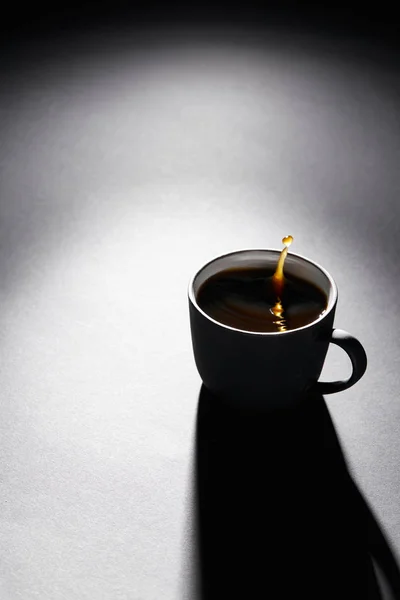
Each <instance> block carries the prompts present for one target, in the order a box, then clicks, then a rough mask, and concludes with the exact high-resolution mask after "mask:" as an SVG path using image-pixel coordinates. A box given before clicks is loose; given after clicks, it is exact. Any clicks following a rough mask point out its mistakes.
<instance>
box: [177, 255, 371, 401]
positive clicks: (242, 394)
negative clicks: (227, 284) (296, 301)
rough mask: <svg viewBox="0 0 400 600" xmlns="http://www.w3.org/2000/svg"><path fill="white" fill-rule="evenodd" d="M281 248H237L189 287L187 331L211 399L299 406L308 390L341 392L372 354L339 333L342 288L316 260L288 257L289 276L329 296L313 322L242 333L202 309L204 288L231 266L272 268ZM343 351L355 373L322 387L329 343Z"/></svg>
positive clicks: (201, 272) (208, 266) (356, 377)
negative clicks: (280, 329)
mask: <svg viewBox="0 0 400 600" xmlns="http://www.w3.org/2000/svg"><path fill="white" fill-rule="evenodd" d="M279 254H280V252H279V251H278V250H269V249H262V250H239V251H237V252H232V253H230V254H225V255H224V256H220V257H218V258H215V259H214V260H212V261H211V262H209V263H207V264H206V265H205V266H204V267H202V268H201V269H200V270H199V271H198V272H197V273H196V275H195V276H194V277H193V278H192V280H191V282H190V284H189V292H188V295H189V309H190V326H191V332H192V343H193V351H194V357H195V361H196V365H197V369H198V371H199V374H200V377H201V379H202V380H203V382H204V385H205V386H206V387H207V388H208V389H209V390H210V391H211V392H213V393H214V394H216V395H217V396H219V397H221V398H222V399H225V400H227V401H229V402H230V403H235V404H238V405H242V406H247V407H256V408H261V407H264V408H279V407H285V406H288V405H292V404H293V403H296V402H298V400H300V399H301V398H302V397H303V396H304V394H307V393H309V392H310V391H311V390H314V391H316V392H317V393H322V394H331V393H334V392H340V391H342V390H345V389H347V388H349V387H350V386H352V385H354V384H355V383H356V382H357V381H358V380H359V379H360V378H361V377H362V376H363V374H364V372H365V369H366V367H367V357H366V354H365V351H364V348H363V347H362V345H361V344H360V342H359V341H358V340H357V339H355V338H354V337H353V336H351V335H350V334H349V333H347V332H346V331H343V330H341V329H334V328H333V322H334V317H335V310H336V304H337V299H338V292H337V286H336V284H335V282H334V280H333V278H332V277H331V275H330V274H329V273H328V272H327V271H326V270H325V269H324V268H322V267H321V266H320V265H318V264H317V263H315V262H313V261H311V260H309V259H307V258H304V257H302V256H299V255H297V254H293V253H290V254H288V255H287V258H286V262H285V273H286V274H293V275H296V276H297V277H299V278H300V279H303V280H305V281H308V282H311V283H313V284H314V285H316V286H318V287H319V288H320V289H321V290H322V291H323V292H324V293H325V295H326V297H327V307H326V310H325V311H324V313H323V314H322V315H321V316H320V317H319V318H318V319H316V320H315V321H313V322H312V323H309V324H307V325H305V326H303V327H299V328H298V329H293V330H289V331H284V332H276V333H270V332H253V331H242V330H239V329H235V328H234V327H230V326H228V325H224V324H222V323H219V322H218V321H216V320H215V319H213V318H212V317H210V316H209V315H207V314H206V313H205V312H204V311H203V310H202V309H201V308H200V307H199V305H198V304H197V299H196V297H197V293H198V290H199V288H200V286H201V285H202V284H203V283H204V282H205V281H207V279H209V278H210V277H211V276H213V275H215V274H216V273H219V272H220V271H223V270H225V269H228V268H235V267H236V268H237V267H250V268H254V267H267V268H270V269H273V268H275V266H276V264H277V261H278V258H279ZM330 343H333V344H336V345H338V346H340V347H341V348H343V349H344V350H345V351H346V352H347V354H348V355H349V357H350V360H351V363H352V367H353V372H352V374H351V376H350V377H349V379H347V380H346V381H333V382H329V383H328V382H318V378H319V376H320V374H321V371H322V367H323V364H324V361H325V357H326V354H327V351H328V347H329V344H330Z"/></svg>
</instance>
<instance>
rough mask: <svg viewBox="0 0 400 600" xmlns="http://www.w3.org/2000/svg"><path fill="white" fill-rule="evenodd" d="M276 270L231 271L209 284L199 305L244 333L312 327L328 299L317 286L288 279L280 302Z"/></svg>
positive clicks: (199, 293) (199, 296) (202, 293)
mask: <svg viewBox="0 0 400 600" xmlns="http://www.w3.org/2000/svg"><path fill="white" fill-rule="evenodd" d="M273 275H274V270H273V269H267V268H236V269H227V270H225V271H221V272H220V273H217V275H213V277H210V279H208V280H207V281H205V282H204V283H203V284H202V286H201V287H200V289H199V291H198V294H197V303H198V305H199V306H200V308H201V309H202V310H204V312H205V313H207V314H208V315H209V316H210V317H212V318H213V319H215V320H216V321H219V322H220V323H223V324H225V325H230V326H231V327H235V328H236V329H241V330H244V331H264V332H283V331H289V330H291V329H297V328H298V327H303V326H304V325H307V324H308V323H312V322H313V321H315V320H316V319H318V317H320V315H321V314H322V313H323V312H324V311H325V310H326V306H327V298H326V295H325V294H324V293H323V292H322V291H321V290H320V289H319V288H318V287H316V286H315V285H313V284H312V283H309V282H307V281H304V280H303V279H299V278H297V277H294V276H293V275H287V276H286V275H285V280H284V286H283V289H282V292H281V295H280V298H279V299H278V298H277V295H276V289H275V287H274V285H273V281H272V276H273Z"/></svg>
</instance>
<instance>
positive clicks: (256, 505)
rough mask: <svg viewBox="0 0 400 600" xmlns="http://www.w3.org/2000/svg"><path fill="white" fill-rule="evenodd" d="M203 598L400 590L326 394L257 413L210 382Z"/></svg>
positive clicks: (202, 478) (202, 428) (203, 452)
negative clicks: (225, 397) (219, 393)
mask: <svg viewBox="0 0 400 600" xmlns="http://www.w3.org/2000/svg"><path fill="white" fill-rule="evenodd" d="M196 490H197V515H198V543H199V551H200V552H199V554H200V580H201V598H202V599H203V600H213V599H214V598H215V599H218V600H221V599H222V598H252V599H253V598H254V599H258V598H268V599H273V600H275V599H279V600H281V599H282V600H283V599H286V598H288V599H289V598H290V599H293V598H298V597H305V598H307V599H308V600H310V599H313V598H315V599H316V598H318V600H321V599H322V598H323V599H324V600H325V599H330V598H332V599H333V598H335V599H338V598H341V599H347V598H348V599H351V600H357V599H358V598H360V599H366V598H368V599H377V600H378V599H382V598H383V596H382V592H381V590H380V586H379V584H378V581H377V577H376V572H375V570H374V567H373V561H372V558H371V557H373V558H374V561H375V562H376V563H377V564H378V565H379V567H380V569H381V571H382V572H383V573H384V575H385V577H386V580H387V581H388V583H389V585H390V587H391V590H392V592H393V594H394V597H395V598H400V573H399V569H398V567H397V564H396V560H395V558H394V556H393V554H392V552H391V549H390V547H389V545H388V543H387V541H386V539H385V537H384V535H383V533H382V531H381V529H380V527H379V525H378V523H377V521H376V519H375V517H374V516H373V514H372V512H371V510H370V508H369V507H368V505H367V503H366V501H365V500H364V498H363V496H362V495H361V493H360V491H359V490H358V488H357V487H356V485H355V483H354V481H353V480H352V478H351V476H350V474H349V472H348V469H347V466H346V463H345V460H344V456H343V452H342V450H341V447H340V444H339V441H338V437H337V435H336V432H335V429H334V426H333V423H332V420H331V418H330V415H329V411H328V409H327V406H326V404H325V401H324V398H323V397H322V396H321V395H310V396H308V397H307V398H305V399H304V401H303V402H302V403H301V404H299V405H298V406H297V407H295V408H293V409H286V410H285V411H278V412H273V413H271V412H269V413H251V412H248V411H244V410H238V409H232V408H231V407H228V406H226V405H223V404H222V403H220V401H219V400H218V399H217V398H215V397H214V396H212V395H211V394H210V393H209V392H208V391H207V390H206V389H205V388H204V386H203V387H202V389H201V392H200V397H199V404H198V414H197V426H196Z"/></svg>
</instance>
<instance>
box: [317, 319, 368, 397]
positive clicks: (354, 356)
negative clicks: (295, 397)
mask: <svg viewBox="0 0 400 600" xmlns="http://www.w3.org/2000/svg"><path fill="white" fill-rule="evenodd" d="M329 341H330V343H332V344H336V345H337V346H340V348H343V350H344V351H345V352H347V354H348V355H349V357H350V360H351V364H352V366H353V372H352V374H351V376H350V377H349V379H347V380H346V381H329V382H328V381H318V383H317V384H316V389H317V391H318V393H320V394H334V393H335V392H342V391H343V390H347V388H349V387H351V386H352V385H354V384H355V383H356V382H357V381H358V380H359V379H361V377H362V376H363V375H364V373H365V370H366V368H367V355H366V354H365V350H364V348H363V347H362V345H361V343H360V342H359V341H358V340H357V339H356V338H355V337H353V336H352V335H350V334H349V333H347V331H344V330H343V329H333V330H332V333H331V338H330V340H329Z"/></svg>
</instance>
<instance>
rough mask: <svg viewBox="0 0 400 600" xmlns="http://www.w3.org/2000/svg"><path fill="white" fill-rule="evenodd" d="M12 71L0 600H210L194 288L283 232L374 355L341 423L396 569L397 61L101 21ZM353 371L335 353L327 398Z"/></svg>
mask: <svg viewBox="0 0 400 600" xmlns="http://www.w3.org/2000/svg"><path fill="white" fill-rule="evenodd" d="M127 21H129V19H127ZM2 66H3V70H2V73H3V75H2V85H1V89H0V127H1V145H0V167H1V179H0V211H1V213H0V216H1V221H0V249H1V251H0V274H1V287H0V301H1V315H0V326H1V344H0V348H1V390H2V395H1V396H2V399H1V421H0V476H1V481H2V484H1V487H0V494H1V503H2V511H1V520H0V573H1V576H0V595H1V598H2V600H16V598H21V599H22V600H31V599H32V598H36V597H37V598H41V599H43V600H44V599H47V598H49V599H51V600H61V599H65V598H67V599H68V600H85V599H86V598H87V599H90V600H93V598H96V600H122V599H125V598H129V599H133V600H153V599H154V600H159V599H160V598H163V599H165V600H175V599H179V600H180V599H183V598H187V599H190V600H193V599H194V598H195V597H196V592H195V590H194V586H195V585H196V568H195V541H196V530H195V528H194V525H193V505H194V497H193V495H194V491H193V472H194V466H193V465H194V462H195V444H194V432H195V421H196V414H197V403H198V393H199V389H200V380H199V377H198V375H197V372H196V370H195V367H194V362H193V358H192V351H191V344H190V335H189V323H188V311H187V298H186V286H187V283H188V280H189V277H190V276H191V275H192V274H193V272H194V271H195V270H196V269H198V268H199V267H200V266H201V265H202V264H203V263H204V262H206V261H207V260H209V259H211V258H213V257H214V256H215V255H217V254H222V253H225V252H228V251H230V250H234V249H237V248H245V247H263V246H266V247H276V246H278V245H279V241H280V239H281V237H282V235H283V234H287V233H291V234H292V235H294V237H295V243H294V246H293V250H294V251H296V252H298V253H300V254H304V255H305V256H309V257H310V258H312V259H314V260H316V261H317V262H320V263H321V264H322V265H323V266H325V267H326V268H327V269H328V270H329V271H330V272H331V273H332V275H333V276H334V278H335V279H336V281H337V284H338V287H339V305H338V310H337V316H336V324H337V326H338V327H341V328H344V329H347V330H349V331H350V332H351V333H352V334H354V335H355V336H357V337H358V338H359V339H360V340H361V341H362V342H363V344H364V346H365V348H366V351H367V354H368V357H369V367H368V371H367V373H366V375H365V376H364V378H363V379H362V380H361V381H360V382H359V383H358V384H357V385H356V386H355V387H354V388H352V389H350V390H348V391H346V392H343V393H342V394H337V395H335V396H332V397H329V399H327V405H328V408H329V411H330V413H331V415H332V418H333V423H334V425H335V427H336V429H337V432H338V435H339V438H340V442H341V444H342V446H343V449H344V452H345V455H346V457H347V460H348V464H349V469H350V473H351V475H352V476H353V477H354V480H355V482H356V484H357V485H358V487H359V488H360V490H361V492H362V494H363V495H364V496H365V498H366V499H367V500H368V502H369V504H370V505H371V507H372V508H373V510H374V511H375V514H376V516H377V519H378V521H379V522H380V524H381V526H382V528H383V530H384V531H385V533H386V534H387V536H388V538H389V540H390V542H391V544H392V545H393V547H394V549H395V551H396V553H397V554H399V553H400V513H399V505H400V502H399V493H400V485H399V484H400V481H399V469H398V465H399V462H400V438H399V435H398V431H399V423H400V408H399V406H400V405H399V399H398V395H399V384H400V379H399V363H400V349H399V343H398V333H399V326H398V324H399V317H400V314H399V302H398V298H399V292H400V283H399V282H400V279H399V268H398V260H397V257H398V254H399V250H400V242H399V240H400V236H399V234H400V231H399V216H400V215H399V213H400V209H399V200H398V194H399V187H400V177H399V169H398V159H399V149H400V141H399V140H400V135H399V134H400V131H399V128H400V125H399V123H400V122H399V91H400V89H399V72H398V62H397V55H396V52H395V49H394V48H393V47H392V46H390V45H385V47H383V46H382V45H380V44H379V43H378V42H377V41H376V39H375V41H374V42H373V43H372V42H370V41H368V39H367V38H366V37H361V38H360V37H357V36H355V35H345V34H344V33H343V32H342V34H341V35H340V36H335V35H325V36H316V35H314V34H313V33H312V31H310V30H298V29H296V28H294V27H292V26H291V27H289V28H288V29H285V27H284V26H282V25H281V26H280V27H278V28H273V27H270V28H268V27H267V28H266V29H263V28H261V27H258V28H256V29H255V28H251V29H248V28H247V29H243V28H240V27H239V26H235V27H223V26H221V23H219V24H218V25H217V24H215V25H214V26H212V25H211V24H210V25H207V26H204V25H203V26H202V25H198V27H197V28H194V29H193V28H188V27H186V28H184V29H182V28H180V27H179V26H176V27H175V28H170V27H169V26H167V25H166V23H165V22H164V25H162V24H161V26H159V27H158V28H156V29H154V28H153V27H152V26H151V23H150V24H148V25H147V27H141V28H137V27H136V28H135V27H133V28H131V26H130V24H129V22H125V24H124V25H123V26H122V24H121V22H119V23H118V26H116V25H115V24H113V23H112V22H110V21H107V19H105V20H103V21H102V25H101V27H100V28H93V29H85V27H82V28H79V27H77V28H76V29H75V30H73V28H72V31H71V29H68V28H67V29H66V30H65V31H64V33H62V31H60V30H58V31H57V32H56V33H54V31H53V34H52V35H48V36H42V37H40V38H38V37H37V36H36V37H35V35H34V31H32V30H30V34H29V35H25V34H22V33H21V34H20V35H19V36H15V37H12V39H10V41H8V42H7V48H6V50H5V51H4V52H3V53H2ZM346 369H348V366H347V364H346V361H345V358H344V356H343V355H342V354H341V351H340V350H337V352H335V349H333V350H332V351H329V353H328V361H327V365H326V368H325V370H324V373H323V376H324V379H327V380H328V379H338V378H340V379H341V378H343V377H345V376H346V374H348V372H347V373H346ZM235 452H237V449H235ZM271 460H272V461H273V456H272V457H271ZM270 473H272V475H273V471H270ZM272 475H271V477H272ZM275 475H277V474H276V473H275ZM252 481H253V483H254V480H252ZM308 483H310V482H308ZM246 485H249V483H248V482H247V483H246ZM313 489H314V490H315V487H314V488H313V487H312V486H311V487H310V486H309V487H308V491H309V493H312V490H313ZM306 491H307V481H306V480H305V482H304V493H306ZM307 506H308V505H307ZM285 548H287V549H291V548H293V540H292V539H290V538H288V539H287V544H286V545H285ZM329 568H330V569H331V571H330V572H331V573H333V574H334V570H335V568H337V569H338V573H339V574H340V564H339V563H334V564H333V565H332V564H331V565H330V567H329Z"/></svg>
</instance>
